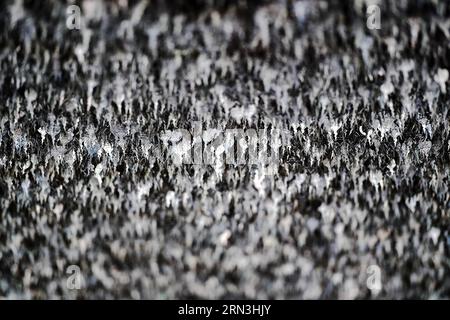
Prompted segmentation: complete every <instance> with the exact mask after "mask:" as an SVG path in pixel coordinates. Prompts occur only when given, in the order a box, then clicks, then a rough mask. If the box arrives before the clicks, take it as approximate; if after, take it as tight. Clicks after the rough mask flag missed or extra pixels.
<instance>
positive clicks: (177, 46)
mask: <svg viewBox="0 0 450 320" xmlns="http://www.w3.org/2000/svg"><path fill="white" fill-rule="evenodd" d="M76 3H77V4H78V5H80V7H81V9H82V12H83V25H82V28H81V29H80V30H69V29H68V28H67V27H66V8H67V4H64V3H63V2H62V1H61V2H56V1H55V2H53V1H48V0H47V1H26V0H25V1H3V2H2V6H3V8H2V9H1V11H0V70H1V72H0V297H9V298H14V297H19V298H58V297H64V298H74V297H79V298H157V299H165V298H181V297H184V298H192V297H200V298H349V299H353V298H412V297H414V298H448V297H449V296H450V262H449V252H450V233H449V218H450V216H449V215H450V202H449V200H450V198H449V174H450V172H449V164H450V157H449V151H450V143H449V134H450V133H449V121H450V114H449V103H450V102H449V101H450V93H449V91H450V87H449V82H448V71H449V70H450V20H449V16H450V11H449V8H448V7H447V5H446V1H389V2H383V1H378V3H379V5H380V7H381V29H380V30H369V29H368V28H367V27H366V14H365V12H366V11H365V4H364V3H365V1H362V0H361V1H356V0H355V1H339V2H332V1H329V2H327V1H319V2H317V1H314V2H312V1H300V2H293V1H278V2H264V3H263V4H261V3H259V4H258V5H256V2H253V1H252V2H245V1H236V2H233V1H231V2H226V1H209V2H207V1H206V2H203V1H194V2H192V3H191V2H190V1H186V2H184V4H183V1H173V2H171V1H169V2H168V3H166V4H164V1H153V2H152V4H150V3H147V2H145V1H143V2H138V1H131V0H129V1H112V2H107V3H106V4H104V3H102V2H91V1H82V2H76ZM186 3H191V4H189V5H188V4H186ZM193 3H195V5H194V4H193ZM225 3H227V4H225ZM393 3H395V5H394V4H393ZM194 121H201V122H202V124H203V127H204V128H225V127H226V128H244V129H245V128H257V129H258V128H259V129H260V128H271V127H273V128H275V127H277V128H283V129H286V130H289V132H291V134H292V139H291V141H290V145H289V146H288V147H286V148H284V149H283V150H282V157H281V159H280V165H279V166H277V168H276V172H275V173H274V174H273V175H269V176H261V175H260V174H259V173H258V170H257V169H256V170H255V168H253V167H252V166H250V165H241V166H232V165H229V166H226V168H224V170H223V171H222V172H221V174H219V175H218V174H216V173H217V172H216V171H215V168H214V167H212V166H208V165H185V164H183V165H176V164H173V163H172V162H171V161H170V160H168V159H167V158H165V157H162V156H161V155H160V154H159V152H160V151H161V149H160V148H157V147H156V146H160V145H161V139H162V137H163V132H164V131H165V130H173V129H176V128H186V129H189V130H190V129H191V128H192V124H193V122H194ZM269 130H270V129H269ZM162 152H164V150H163V151H162ZM73 264H75V265H78V266H79V267H80V269H81V272H82V274H83V278H84V282H83V286H82V288H81V290H78V291H70V290H68V288H67V287H66V279H67V274H66V268H67V267H68V266H69V265H73ZM374 264H375V265H378V266H379V267H380V270H381V272H382V274H381V275H382V290H381V292H379V293H378V294H377V295H376V294H371V292H370V291H369V290H368V288H367V286H366V279H367V272H366V271H367V267H368V266H369V265H374Z"/></svg>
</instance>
